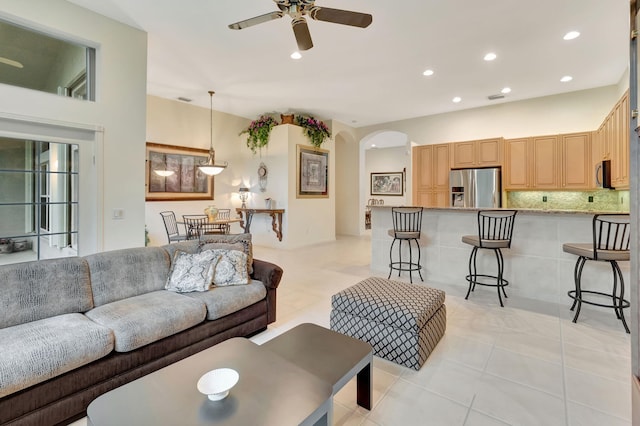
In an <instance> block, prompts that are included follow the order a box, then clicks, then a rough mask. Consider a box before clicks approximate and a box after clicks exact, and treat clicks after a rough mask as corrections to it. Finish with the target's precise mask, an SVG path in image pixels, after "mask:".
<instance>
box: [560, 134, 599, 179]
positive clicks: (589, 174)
mask: <svg viewBox="0 0 640 426" xmlns="http://www.w3.org/2000/svg"><path fill="white" fill-rule="evenodd" d="M594 170H595V168H594V167H593V163H592V162H591V132H584V133H571V134H564V135H560V186H561V188H562V189H592V188H593V187H594V181H593V176H594V175H595V173H594V172H593V171H594Z"/></svg>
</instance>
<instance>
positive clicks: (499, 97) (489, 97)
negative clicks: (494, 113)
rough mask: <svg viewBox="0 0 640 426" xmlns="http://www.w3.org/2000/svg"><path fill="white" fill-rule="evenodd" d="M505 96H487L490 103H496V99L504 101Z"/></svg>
mask: <svg viewBox="0 0 640 426" xmlns="http://www.w3.org/2000/svg"><path fill="white" fill-rule="evenodd" d="M503 98H504V95H503V94H501V93H499V94H497V95H491V96H487V99H489V100H490V101H495V100H496V99H503Z"/></svg>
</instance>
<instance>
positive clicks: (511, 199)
mask: <svg viewBox="0 0 640 426" xmlns="http://www.w3.org/2000/svg"><path fill="white" fill-rule="evenodd" d="M590 199H591V200H592V201H591V202H590V201H589V200H590ZM543 200H546V201H543ZM506 201H507V203H506V207H511V208H520V209H546V210H583V211H584V210H586V211H589V210H593V211H612V212H619V211H622V212H628V211H629V191H615V190H610V189H600V190H595V191H513V192H507V200H506Z"/></svg>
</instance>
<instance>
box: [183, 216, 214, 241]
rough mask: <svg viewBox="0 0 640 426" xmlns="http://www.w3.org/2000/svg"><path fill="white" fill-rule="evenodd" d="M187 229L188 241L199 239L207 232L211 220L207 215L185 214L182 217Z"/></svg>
mask: <svg viewBox="0 0 640 426" xmlns="http://www.w3.org/2000/svg"><path fill="white" fill-rule="evenodd" d="M182 220H183V221H184V224H185V227H186V228H187V239H188V240H195V239H199V238H200V235H202V234H203V233H205V232H206V227H207V223H208V222H209V218H208V217H207V215H205V214H185V215H182Z"/></svg>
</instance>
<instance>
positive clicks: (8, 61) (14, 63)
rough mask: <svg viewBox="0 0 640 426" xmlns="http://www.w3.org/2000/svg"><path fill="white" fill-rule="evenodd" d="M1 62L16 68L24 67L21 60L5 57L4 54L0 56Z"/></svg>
mask: <svg viewBox="0 0 640 426" xmlns="http://www.w3.org/2000/svg"><path fill="white" fill-rule="evenodd" d="M0 64H6V65H9V66H12V67H16V68H24V65H22V64H21V63H20V62H18V61H14V60H13V59H8V58H4V57H2V56H0Z"/></svg>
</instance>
